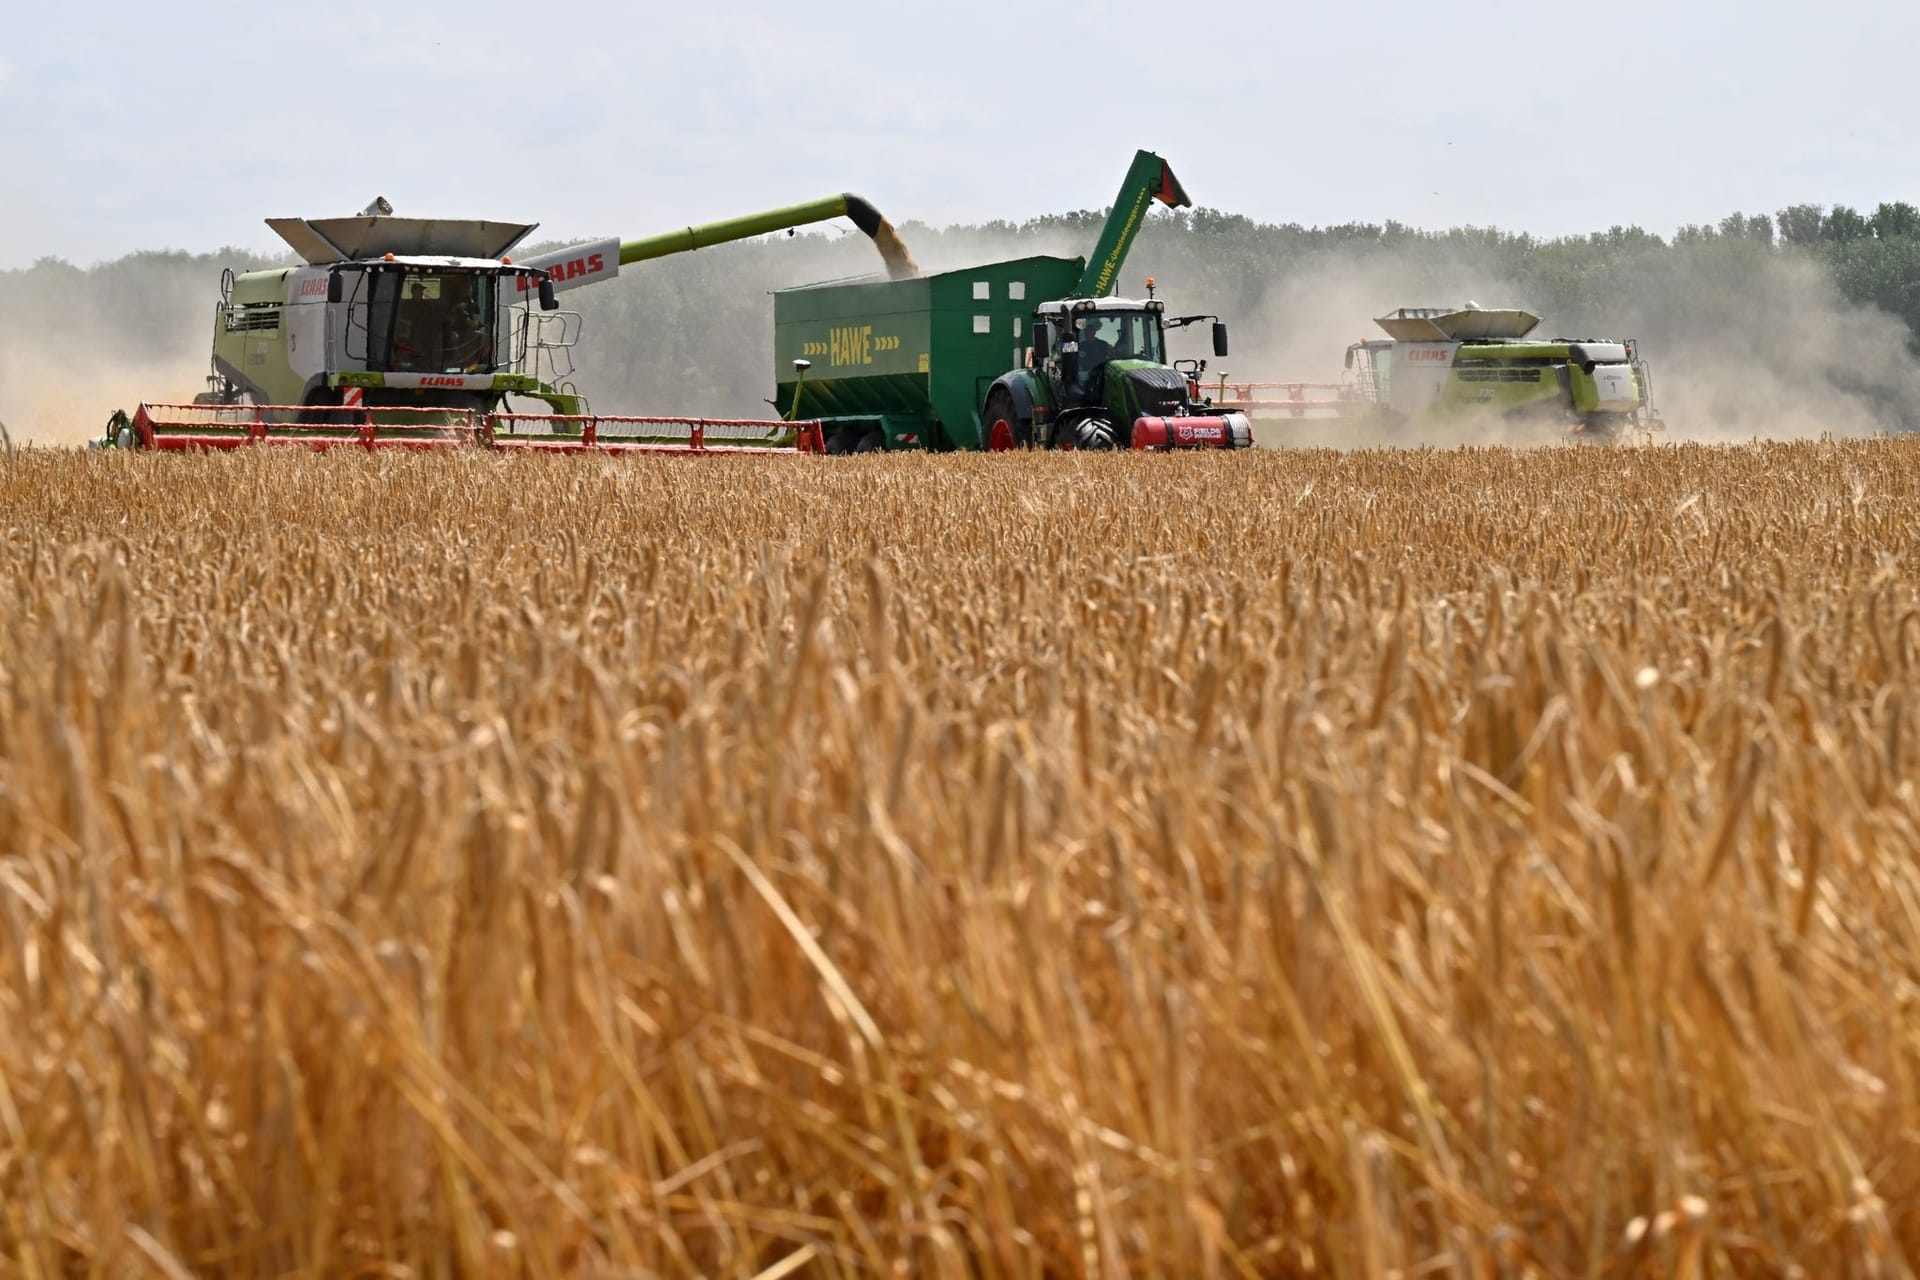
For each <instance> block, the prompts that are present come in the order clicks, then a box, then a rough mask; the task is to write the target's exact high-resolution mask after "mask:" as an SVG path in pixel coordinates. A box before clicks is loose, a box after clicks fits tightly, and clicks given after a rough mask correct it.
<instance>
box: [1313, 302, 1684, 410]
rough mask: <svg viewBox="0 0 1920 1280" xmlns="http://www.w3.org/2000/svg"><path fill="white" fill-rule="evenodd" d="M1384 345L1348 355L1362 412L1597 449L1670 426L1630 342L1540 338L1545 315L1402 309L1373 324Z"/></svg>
mask: <svg viewBox="0 0 1920 1280" xmlns="http://www.w3.org/2000/svg"><path fill="white" fill-rule="evenodd" d="M1374 323H1375V324H1377V325H1379V326H1380V327H1381V328H1382V329H1383V330H1385V331H1386V333H1387V338H1386V339H1385V340H1381V339H1374V340H1372V341H1368V342H1356V343H1354V344H1353V345H1352V346H1350V347H1348V348H1347V359H1346V368H1347V376H1348V379H1349V388H1350V390H1351V393H1352V394H1351V397H1350V398H1351V400H1352V401H1353V402H1354V403H1355V407H1356V408H1358V406H1359V405H1366V406H1370V408H1368V409H1361V410H1359V412H1360V413H1361V414H1362V415H1363V416H1365V415H1370V416H1377V417H1381V418H1385V419H1387V420H1389V421H1394V422H1406V423H1410V424H1413V425H1414V426H1415V427H1416V428H1417V426H1418V424H1419V423H1420V422H1421V421H1435V420H1443V419H1468V418H1471V419H1477V420H1486V419H1493V420H1497V421H1503V422H1510V423H1514V424H1516V425H1525V426H1540V427H1551V428H1556V429H1559V430H1561V431H1563V432H1565V433H1566V434H1569V435H1573V436H1576V437H1585V438H1587V439H1591V440H1595V441H1615V440H1621V439H1626V438H1628V437H1629V436H1631V435H1633V434H1635V433H1636V432H1642V431H1657V430H1661V429H1663V428H1664V427H1665V423H1663V422H1662V421H1661V420H1660V418H1659V416H1658V415H1657V414H1656V413H1655V412H1654V409H1653V377H1652V373H1651V371H1650V370H1649V369H1648V367H1647V365H1646V362H1645V361H1643V360H1641V359H1640V355H1639V351H1638V349H1637V346H1638V344H1637V343H1635V342H1634V341H1632V340H1631V339H1629V340H1626V341H1618V340H1614V339H1606V338H1535V337H1532V336H1531V335H1532V334H1533V331H1534V330H1535V329H1536V328H1538V327H1539V325H1540V317H1539V316H1536V315H1534V314H1532V313H1531V312H1528V311H1521V310H1517V309H1510V308H1508V309H1497V308H1484V309H1483V308H1481V307H1478V306H1475V305H1473V304H1471V303H1469V304H1468V305H1467V306H1465V307H1461V308H1457V309H1456V308H1445V307H1402V308H1401V309H1400V310H1398V311H1395V312H1393V313H1391V314H1390V315H1385V316H1381V317H1379V318H1378V319H1377V320H1375V321H1374Z"/></svg>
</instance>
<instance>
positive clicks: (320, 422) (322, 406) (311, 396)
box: [300, 387, 341, 427]
mask: <svg viewBox="0 0 1920 1280" xmlns="http://www.w3.org/2000/svg"><path fill="white" fill-rule="evenodd" d="M340 402H341V396H340V392H339V391H338V390H336V389H335V388H333V387H315V388H314V389H313V390H311V391H309V392H307V398H306V399H305V400H302V401H301V402H300V404H301V409H300V422H301V423H302V424H303V425H309V426H321V427H330V426H335V425H337V424H338V423H339V421H340V415H339V414H338V413H334V412H331V411H332V410H335V409H338V408H339V407H340Z"/></svg>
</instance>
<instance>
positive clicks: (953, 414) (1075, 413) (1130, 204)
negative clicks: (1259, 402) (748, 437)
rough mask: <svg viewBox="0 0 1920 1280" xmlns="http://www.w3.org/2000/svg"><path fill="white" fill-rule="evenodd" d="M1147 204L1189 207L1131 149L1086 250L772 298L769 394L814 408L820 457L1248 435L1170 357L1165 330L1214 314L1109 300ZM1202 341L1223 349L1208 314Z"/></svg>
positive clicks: (1198, 366)
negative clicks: (1122, 178) (1209, 334)
mask: <svg viewBox="0 0 1920 1280" xmlns="http://www.w3.org/2000/svg"><path fill="white" fill-rule="evenodd" d="M1155 200H1158V201H1160V202H1161V203H1163V204H1166V205H1168V206H1171V207H1178V206H1182V205H1185V204H1187V203H1188V201H1187V196H1186V192H1184V191H1183V190H1181V188H1180V185H1179V183H1178V182H1177V181H1176V180H1175V179H1174V176H1173V171H1172V169H1171V168H1169V167H1168V165H1167V164H1166V162H1165V161H1164V160H1162V159H1161V158H1160V157H1159V156H1156V155H1154V154H1152V153H1151V152H1147V151H1142V152H1140V153H1138V154H1137V155H1136V156H1135V157H1134V163H1133V167H1132V169H1131V170H1130V171H1129V172H1128V175H1127V180H1126V182H1125V183H1124V184H1123V185H1122V187H1121V189H1120V194H1119V197H1118V198H1117V199H1116V200H1115V201H1114V207H1113V211H1112V213H1111V214H1110V215H1109V217H1108V219H1107V222H1106V225H1105V227H1104V228H1103V229H1102V232H1101V235H1100V239H1099V241H1098V242H1097V243H1096V245H1095V248H1094V253H1093V256H1092V258H1091V259H1086V258H1056V257H1044V256H1037V257H1031V258H1019V259H1016V260H1014V261H1011V262H995V263H989V264H986V265H984V266H979V267H969V268H966V269H964V270H959V271H947V272H942V273H940V274H938V275H931V276H921V277H918V278H915V279H910V280H891V281H887V280H872V279H868V280H859V281H853V282H829V283H826V284H816V285H808V286H803V287H801V288H795V289H785V290H782V291H780V292H778V293H776V294H775V295H774V304H773V314H774V359H775V382H776V388H777V389H776V403H778V404H779V405H781V406H783V407H785V408H786V409H787V411H788V415H789V416H790V417H792V416H798V417H805V418H817V419H820V420H821V421H822V423H823V425H824V429H825V433H826V448H827V452H829V453H855V452H872V451H875V450H880V449H995V450H999V449H1012V448H1017V447H1023V446H1037V447H1051V448H1112V447H1116V446H1121V447H1124V446H1125V445H1127V444H1132V445H1134V446H1135V447H1140V448H1149V447H1150V448H1171V447H1215V448H1220V447H1226V448H1231V447H1244V446H1245V445H1247V444H1250V443H1251V442H1252V430H1251V427H1250V426H1249V424H1248V423H1247V420H1246V418H1245V417H1244V416H1243V415H1240V414H1216V413H1214V412H1213V410H1212V408H1211V405H1210V404H1209V402H1207V401H1205V400H1203V399H1200V398H1199V397H1198V395H1197V394H1196V380H1197V377H1198V374H1199V372H1200V371H1201V370H1202V369H1203V368H1204V362H1201V361H1196V362H1193V366H1192V367H1191V368H1188V369H1184V370H1182V369H1175V368H1173V367H1171V366H1169V365H1168V363H1167V362H1166V354H1165V353H1166V345H1165V344H1166V337H1165V331H1166V329H1167V328H1170V327H1176V326H1178V325H1181V324H1187V323H1192V322H1194V321H1197V320H1212V319H1214V317H1211V316H1184V317H1168V316H1166V315H1165V305H1164V304H1163V303H1162V302H1160V301H1159V300H1158V299H1155V298H1152V297H1148V298H1146V299H1144V300H1127V299H1120V298H1113V297H1108V296H1106V295H1107V294H1109V293H1110V292H1111V291H1112V289H1113V286H1114V282H1115V281H1116V280H1117V279H1118V278H1119V272H1120V266H1121V263H1122V262H1123V261H1124V260H1125V258H1126V254H1127V250H1128V249H1129V248H1130V247H1131V245H1132V244H1133V240H1134V237H1135V236H1136V235H1137V234H1138V232H1139V230H1140V225H1141V223H1142V222H1143V221H1144V220H1145V217H1146V212H1147V209H1148V208H1149V207H1150V205H1151V203H1152V202H1153V201H1155ZM1149 283H1151V282H1149ZM1150 292H1151V291H1150ZM1123 344H1124V345H1123ZM1214 350H1215V352H1216V354H1218V355H1225V354H1226V330H1225V328H1224V326H1221V325H1219V324H1218V323H1217V321H1216V323H1215V330H1214Z"/></svg>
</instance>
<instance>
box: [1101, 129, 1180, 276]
mask: <svg viewBox="0 0 1920 1280" xmlns="http://www.w3.org/2000/svg"><path fill="white" fill-rule="evenodd" d="M1155 200H1158V201H1159V202H1160V203H1161V204H1164V205H1166V206H1167V207H1168V208H1169V209H1183V208H1186V207H1187V206H1188V205H1191V204H1192V203H1193V201H1191V200H1189V199H1187V193H1186V191H1185V190H1184V189H1183V188H1182V187H1181V186H1180V180H1179V179H1178V178H1176V177H1174V176H1173V166H1172V165H1170V164H1168V163H1167V162H1166V161H1165V160H1162V159H1161V158H1160V157H1159V156H1157V155H1155V154H1154V153H1153V152H1151V151H1137V152H1135V153H1134V156H1133V167H1132V168H1130V169H1128V170H1127V178H1126V181H1124V182H1122V183H1121V184H1120V194H1119V195H1117V196H1115V197H1114V198H1113V211H1112V212H1111V213H1109V214H1108V215H1107V222H1106V225H1105V226H1103V227H1101V228H1100V239H1099V240H1098V241H1096V242H1095V243H1094V246H1093V254H1092V256H1090V257H1089V258H1088V259H1087V270H1086V274H1084V275H1082V276H1081V277H1080V284H1079V287H1078V288H1076V289H1075V290H1074V292H1073V295H1072V296H1073V297H1076V298H1103V297H1105V296H1106V295H1108V294H1110V293H1112V292H1113V291H1114V288H1115V286H1117V285H1118V284H1119V281H1120V264H1121V263H1122V262H1125V261H1126V258H1127V250H1129V249H1131V248H1132V247H1133V238H1134V237H1135V236H1137V235H1139V234H1140V224H1141V223H1143V222H1145V221H1146V220H1147V209H1148V208H1149V207H1150V206H1151V205H1152V203H1153V202H1154V201H1155Z"/></svg>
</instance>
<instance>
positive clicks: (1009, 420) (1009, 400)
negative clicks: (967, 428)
mask: <svg viewBox="0 0 1920 1280" xmlns="http://www.w3.org/2000/svg"><path fill="white" fill-rule="evenodd" d="M1032 446H1033V424H1032V423H1031V422H1026V421H1023V420H1022V419H1021V418H1020V415H1019V411H1018V410H1016V409H1015V408H1014V407H1013V393H1012V392H1010V391H1008V390H1007V389H1006V388H1005V387H995V388H994V389H993V390H992V392H990V393H989V394H988V396H987V407H986V409H985V410H984V411H982V412H981V414H980V447H981V448H983V449H986V450H987V451H989V452H991V453H1005V452H1007V450H1009V449H1027V448H1031V447H1032Z"/></svg>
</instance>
